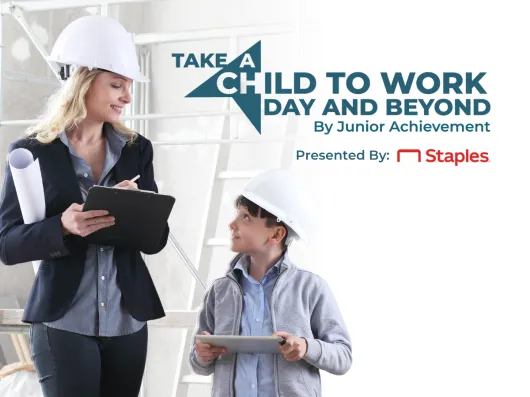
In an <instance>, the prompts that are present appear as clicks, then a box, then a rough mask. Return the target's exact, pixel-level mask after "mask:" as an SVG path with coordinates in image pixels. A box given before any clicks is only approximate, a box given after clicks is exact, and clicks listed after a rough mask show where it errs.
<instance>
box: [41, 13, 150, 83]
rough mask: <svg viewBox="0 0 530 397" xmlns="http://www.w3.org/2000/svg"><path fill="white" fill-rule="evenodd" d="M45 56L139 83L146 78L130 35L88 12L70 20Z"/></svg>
mask: <svg viewBox="0 0 530 397" xmlns="http://www.w3.org/2000/svg"><path fill="white" fill-rule="evenodd" d="M47 59H48V60H50V61H52V62H56V63H58V64H60V65H71V66H86V67H88V68H90V69H104V70H108V71H110V72H114V73H117V74H120V75H122V76H125V77H128V78H130V79H132V80H136V81H139V82H148V81H149V79H148V78H147V77H146V76H144V75H143V74H142V73H140V68H139V66H138V58H137V57H136V48H135V45H134V42H133V40H132V37H131V35H130V34H129V33H127V31H126V30H125V28H124V27H123V26H122V25H121V24H120V23H119V22H118V21H116V20H115V19H113V18H110V17H104V16H99V15H91V16H86V17H81V18H79V19H76V20H75V21H73V22H71V23H70V24H69V25H68V26H67V27H66V28H64V30H63V31H62V32H61V34H60V35H59V37H58V38H57V41H56V42H55V45H54V46H53V49H52V52H51V54H50V56H49V57H47Z"/></svg>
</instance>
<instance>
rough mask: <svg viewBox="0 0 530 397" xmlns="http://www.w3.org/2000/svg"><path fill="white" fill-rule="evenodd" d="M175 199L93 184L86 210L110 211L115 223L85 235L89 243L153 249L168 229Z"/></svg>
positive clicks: (84, 208)
mask: <svg viewBox="0 0 530 397" xmlns="http://www.w3.org/2000/svg"><path fill="white" fill-rule="evenodd" d="M174 204H175V198H174V197H172V196H167V195H164V194H158V193H154V192H149V191H146V190H133V189H120V188H112V187H104V186H93V187H91V188H90V189H89V190H88V195H87V198H86V201H85V204H84V207H83V212H84V211H90V210H107V211H109V215H110V216H113V217H115V224H114V225H113V226H109V227H106V228H103V229H100V230H98V231H96V232H94V233H91V234H89V235H88V236H86V237H85V241H86V242H88V243H90V244H101V245H113V246H127V247H129V248H134V249H137V250H140V251H144V252H153V251H154V250H155V249H156V247H157V246H158V243H159V242H160V238H161V237H162V234H163V233H164V230H165V228H166V224H167V220H168V218H169V215H170V214H171V210H172V209H173V205H174Z"/></svg>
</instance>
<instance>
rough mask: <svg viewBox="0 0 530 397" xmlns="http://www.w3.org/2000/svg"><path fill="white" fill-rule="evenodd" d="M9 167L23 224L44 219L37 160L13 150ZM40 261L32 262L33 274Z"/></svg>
mask: <svg viewBox="0 0 530 397" xmlns="http://www.w3.org/2000/svg"><path fill="white" fill-rule="evenodd" d="M9 167H10V169H11V174H12V175H13V182H14V183H15V189H16V191H17V197H18V202H19V204H20V210H21V212H22V218H23V219H24V223H26V224H29V223H34V222H38V221H41V220H43V219H44V218H45V217H46V202H45V199H44V185H43V183H42V174H41V172H40V166H39V159H37V160H34V159H33V154H32V153H31V152H30V151H29V150H27V149H22V148H20V149H15V150H13V151H12V152H11V153H10V155H9ZM40 262H41V261H33V270H34V272H35V274H37V271H38V270H39V265H40Z"/></svg>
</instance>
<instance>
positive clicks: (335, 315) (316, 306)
mask: <svg viewBox="0 0 530 397" xmlns="http://www.w3.org/2000/svg"><path fill="white" fill-rule="evenodd" d="M299 194H300V190H299V189H296V180H295V179H294V176H293V175H292V174H291V173H290V172H289V171H287V170H272V171H267V172H265V173H263V174H260V175H258V176H256V177H254V178H253V179H251V180H250V181H249V182H248V184H247V185H246V186H245V188H244V190H243V193H242V195H241V196H239V197H238V198H237V199H236V208H237V210H238V213H237V217H236V218H235V219H234V221H233V222H232V223H231V224H230V229H231V231H232V251H234V252H237V253H238V255H237V256H236V257H235V258H234V259H233V260H232V262H231V264H230V268H229V270H228V272H227V273H226V276H225V277H222V278H220V279H218V280H216V281H214V282H213V284H212V286H211V287H210V289H209V290H208V291H207V293H206V295H205V298H204V302H203V306H202V308H201V311H200V313H199V319H198V329H197V332H196V334H197V333H199V332H200V333H201V334H212V335H248V336H270V335H279V336H281V337H282V338H284V340H285V342H286V343H285V344H283V345H282V346H281V347H280V351H281V355H278V354H277V355H274V354H238V355H225V356H224V355H223V354H224V353H225V352H226V350H225V349H224V348H222V347H213V346H211V345H209V344H205V343H201V342H199V341H197V342H196V343H195V344H194V346H193V348H192V350H191V353H190V364H191V367H192V369H193V370H194V371H195V372H196V373H198V374H201V375H210V374H212V373H213V374H214V383H213V389H212V396H216V397H233V396H235V397H280V396H285V397H298V396H300V397H302V396H303V397H308V396H314V397H319V396H321V387H320V373H319V370H320V369H322V370H325V371H328V372H331V373H333V374H337V375H342V374H344V373H346V372H347V371H348V370H349V368H350V366H351V362H352V353H351V342H350V338H349V335H348V331H347V330H346V326H345V324H344V321H343V319H342V316H341V314H340V311H339V308H338V306H337V304H336V302H335V299H334V297H333V294H332V293H331V290H330V289H329V287H328V285H327V284H326V282H325V281H324V280H323V279H321V278H320V277H319V276H317V275H315V274H313V273H310V272H308V271H305V270H301V269H299V268H297V267H296V266H294V264H293V263H292V262H291V261H290V260H289V256H288V252H287V251H288V250H287V248H288V245H289V242H290V240H291V239H293V238H302V239H306V230H305V229H304V227H303V226H302V225H303V222H304V220H305V219H306V218H307V214H304V213H302V211H301V210H300V204H301V202H300V201H299V200H297V196H298V195H299Z"/></svg>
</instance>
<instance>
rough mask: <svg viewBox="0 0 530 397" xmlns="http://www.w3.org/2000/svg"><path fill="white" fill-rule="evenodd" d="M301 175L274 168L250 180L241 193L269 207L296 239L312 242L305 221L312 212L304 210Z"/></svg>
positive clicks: (259, 204) (265, 208) (268, 209)
mask: <svg viewBox="0 0 530 397" xmlns="http://www.w3.org/2000/svg"><path fill="white" fill-rule="evenodd" d="M302 189H303V188H302V186H301V183H300V180H299V178H297V176H296V175H295V173H294V172H293V171H292V170H284V169H275V170H269V171H265V172H263V173H260V174H258V175H256V176H255V177H253V178H252V179H250V180H249V181H248V182H247V184H246V185H245V186H244V188H243V192H242V193H241V194H242V195H243V196H244V197H246V198H247V199H249V200H250V201H252V202H253V203H254V204H256V205H258V206H260V207H261V208H263V209H264V210H267V211H268V212H270V213H271V214H272V215H274V216H276V217H277V218H278V219H279V220H280V221H282V222H283V223H284V224H286V225H287V227H288V228H289V229H290V230H289V232H290V234H291V235H292V234H293V232H294V236H292V237H294V238H300V239H302V240H304V241H305V242H309V233H308V232H309V231H308V230H307V229H308V228H307V226H306V224H305V222H304V220H305V219H307V218H308V217H309V216H310V214H308V213H307V212H306V211H305V205H304V201H306V200H308V198H307V196H305V197H304V194H303V191H302Z"/></svg>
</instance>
